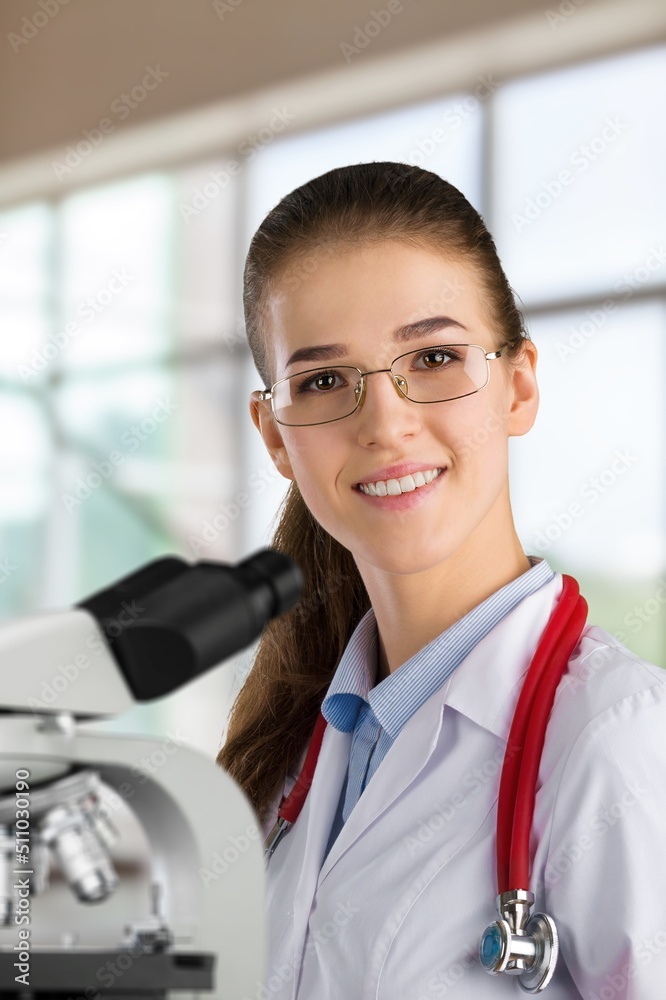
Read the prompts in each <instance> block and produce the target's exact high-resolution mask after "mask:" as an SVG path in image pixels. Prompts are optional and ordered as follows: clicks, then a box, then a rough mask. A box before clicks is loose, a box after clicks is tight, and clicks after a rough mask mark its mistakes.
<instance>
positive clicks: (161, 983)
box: [0, 949, 216, 1000]
mask: <svg viewBox="0 0 666 1000" xmlns="http://www.w3.org/2000/svg"><path fill="white" fill-rule="evenodd" d="M215 958H216V956H215V955H212V954H209V953H205V952H180V953H178V952H158V953H150V952H143V953H142V952H140V953H139V954H132V952H130V951H122V950H119V951H94V950H92V949H91V950H87V949H86V950H85V951H84V950H81V951H76V950H74V949H68V950H67V951H35V952H33V954H32V955H31V957H30V973H29V976H28V977H27V978H28V980H29V985H24V984H23V983H22V982H20V981H19V982H17V981H16V978H15V977H16V975H17V974H18V972H19V970H18V969H17V968H15V966H14V963H15V962H16V961H17V959H16V955H15V954H13V953H12V952H7V951H3V952H0V997H2V1000H33V998H35V1000H79V997H80V998H81V1000H100V998H103V1000H107V998H113V1000H115V998H122V1000H166V995H167V993H166V991H167V990H204V991H206V992H207V991H209V990H212V989H213V987H214V981H213V972H214V964H215Z"/></svg>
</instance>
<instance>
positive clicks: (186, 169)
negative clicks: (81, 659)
mask: <svg viewBox="0 0 666 1000" xmlns="http://www.w3.org/2000/svg"><path fill="white" fill-rule="evenodd" d="M0 27H1V29H2V31H1V34H2V45H3V58H2V61H1V63H0V113H1V115H2V123H3V125H2V129H1V130H0V286H1V296H0V426H1V427H2V433H1V434H0V615H1V616H2V617H3V618H7V617H9V616H14V615H19V614H25V613H29V612H33V611H37V610H40V609H47V608H58V607H64V606H66V605H69V604H71V603H73V602H76V601H79V600H82V599H83V598H84V597H86V596H88V595H89V594H91V593H93V592H94V591H95V590H97V589H99V588H101V587H104V586H106V585H107V584H110V583H111V582H113V581H114V580H116V579H117V578H119V577H121V576H124V575H126V574H128V573H129V572H131V571H132V570H133V569H135V568H137V567H139V566H141V565H142V564H144V563H145V562H147V561H149V560H151V559H154V558H156V557H158V556H161V555H165V554H168V553H175V554H178V555H180V556H182V557H184V558H186V559H189V560H195V559H221V560H224V561H229V562H236V561H238V560H240V559H242V558H244V557H245V556H246V555H249V554H250V553H251V552H253V551H255V550H256V549H258V548H261V547H263V546H265V545H268V544H270V539H271V533H272V527H273V524H272V522H273V517H274V515H275V513H276V511H277V508H278V506H279V503H280V501H281V499H282V497H283V495H284V493H285V492H286V489H287V487H288V485H289V483H288V481H287V480H285V479H282V477H281V476H280V475H279V474H278V473H277V472H276V470H275V468H274V467H273V465H272V462H271V460H270V458H269V456H268V454H267V452H266V450H265V448H264V445H263V442H262V441H261V438H260V436H259V434H258V432H257V431H256V429H255V427H254V425H253V424H252V422H251V419H250V415H249V408H248V397H249V393H250V392H251V390H252V389H258V388H261V387H262V386H261V381H260V379H259V376H258V375H257V372H256V371H255V369H254V366H253V363H252V360H251V357H250V354H249V350H248V348H247V343H246V339H245V334H244V324H243V312H242V304H241V301H242V300H241V295H242V270H243V265H244V260H245V255H246V252H247V247H248V244H249V241H250V239H251V237H252V234H253V232H254V231H255V229H256V227H257V226H258V225H259V223H260V222H261V220H262V218H263V217H264V215H265V214H266V213H267V212H268V211H269V210H270V209H271V207H272V206H274V205H275V204H276V202H277V201H279V199H280V198H281V197H282V196H283V195H285V194H286V193H288V192H289V191H290V190H292V189H293V188H294V187H296V186H298V185H299V184H301V183H302V182H304V181H306V180H308V179H310V178H312V177H314V176H316V175H318V174H320V173H323V172H324V171H326V170H328V169H330V168H331V167H334V166H339V165H342V164H346V163H355V162H366V161H370V160H399V161H403V162H407V163H412V164H417V165H420V166H423V167H425V168H426V169H428V170H433V171H436V172H438V173H440V174H441V176H442V177H445V178H446V179H447V180H449V181H451V182H452V183H453V184H455V185H456V186H457V187H459V188H460V189H461V190H462V191H463V192H464V193H465V195H466V196H467V197H468V198H469V199H470V201H471V202H472V203H473V205H474V206H475V207H476V208H477V209H478V210H479V211H480V212H481V214H482V215H483V217H484V219H485V220H486V222H487V224H488V226H489V228H490V230H491V232H492V233H493V234H494V236H495V239H496V242H497V246H498V249H499V253H500V256H501V259H502V261H503V264H504V267H505V270H506V272H507V275H508V278H509V281H510V283H511V285H512V286H513V288H514V289H515V290H516V293H517V294H518V296H519V297H520V302H521V304H522V306H523V308H524V311H525V314H526V317H527V322H528V328H529V330H530V333H531V336H532V338H533V340H534V341H535V343H536V345H537V347H538V350H539V363H538V375H539V383H540V391H541V405H540V411H539V415H538V418H537V422H536V424H535V426H534V428H533V430H532V431H531V432H530V434H529V435H527V436H526V437H522V438H516V439H512V440H511V442H510V448H511V464H512V468H511V476H512V480H511V482H512V500H513V507H514V513H515V518H516V526H517V530H518V533H519V536H520V538H521V541H522V543H523V546H524V548H525V551H526V552H527V553H529V554H534V555H543V556H545V558H546V559H547V560H548V561H549V562H550V564H551V565H552V567H553V568H554V569H555V570H559V571H563V572H568V573H570V574H572V575H573V576H575V577H576V578H577V579H578V580H579V582H580V585H581V591H582V593H583V594H584V595H585V597H586V598H587V600H588V603H589V605H590V621H591V622H593V623H595V624H599V625H602V626H603V627H604V628H606V629H608V630H609V631H610V632H611V633H613V634H614V635H616V636H617V637H618V638H619V639H620V640H621V641H623V642H624V643H625V644H626V645H628V646H629V648H630V649H632V650H634V651H635V652H636V653H637V654H639V655H640V656H642V657H644V658H646V659H648V660H650V661H651V662H654V663H658V664H659V665H661V666H664V665H666V514H665V512H666V502H665V501H666V495H665V494H666V475H665V469H666V460H665V459H666V456H665V454H664V451H665V448H666V413H665V410H664V408H665V403H664V399H665V398H666V393H665V391H664V390H665V388H666V300H665V293H666V200H665V199H664V197H663V177H664V164H665V163H666V130H665V129H664V119H663V102H664V93H666V7H664V5H663V3H662V2H661V0H656V2H650V0H635V2H632V3H631V4H627V3H626V2H624V0H620V2H604V0H553V2H552V4H551V5H550V6H548V5H547V4H546V3H544V2H535V0H504V2H500V3H498V2H496V0H468V2H467V3H465V4H457V3H442V2H441V0H391V2H390V3H388V2H386V0H378V2H377V4H376V5H375V6H374V7H372V8H370V7H366V5H364V4H358V3H357V2H352V0H338V2H337V3H335V4H326V3H322V2H312V0H309V2H306V0H281V2H275V0H228V2H225V0H188V2H187V3H185V2H183V0H181V2H180V3H179V2H178V0H143V2H142V3H140V4H137V3H134V2H131V0H114V2H113V3H109V2H107V3H104V2H102V0H87V2H85V0H67V2H65V0H3V3H2V6H1V7H0ZM254 648H256V647H253V649H254ZM253 649H249V650H246V651H244V652H243V653H242V654H241V655H239V656H238V657H236V658H235V659H234V660H233V661H229V662H228V663H227V664H226V666H225V667H224V668H223V669H221V670H218V671H216V673H214V674H211V675H210V676H208V677H204V678H201V679H199V680H198V681H196V682H195V683H193V684H192V685H190V687H189V688H188V689H187V690H186V691H182V692H179V693H177V694H176V695H174V696H172V697H170V698H168V699H165V700H164V701H162V702H159V703H151V704H147V705H142V706H137V708H136V709H133V710H132V711H131V712H129V713H127V715H126V716H123V717H122V718H119V719H114V720H112V722H110V723H108V725H109V726H110V728H113V729H116V730H118V729H126V730H129V731H143V732H146V733H167V732H171V733H173V734H174V735H176V734H177V735H178V737H179V738H180V739H183V740H186V741H189V742H190V743H191V744H192V746H195V747H198V748H200V749H202V750H203V751H204V752H205V753H206V754H211V755H214V754H215V753H216V752H217V749H218V747H219V745H220V743H221V741H222V735H223V731H224V726H225V721H226V718H227V716H228V712H229V708H230V706H231V702H232V699H233V697H234V695H235V692H236V691H237V690H238V687H239V685H240V684H241V683H242V680H243V679H244V677H245V676H246V674H247V671H248V669H249V667H250V665H251V660H252V656H253Z"/></svg>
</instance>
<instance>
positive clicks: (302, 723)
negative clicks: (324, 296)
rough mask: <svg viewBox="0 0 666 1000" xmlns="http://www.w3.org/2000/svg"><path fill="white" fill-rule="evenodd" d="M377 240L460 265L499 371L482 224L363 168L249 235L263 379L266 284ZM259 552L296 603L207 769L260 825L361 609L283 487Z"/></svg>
mask: <svg viewBox="0 0 666 1000" xmlns="http://www.w3.org/2000/svg"><path fill="white" fill-rule="evenodd" d="M386 239H393V240H399V241H401V242H402V243H405V244H408V245H412V246H415V247H417V248H423V247H425V248H428V249H430V250H433V251H434V252H437V253H440V254H441V255H442V256H445V257H447V258H448V259H453V260H460V261H466V262H468V263H469V264H470V265H471V266H472V267H473V268H474V270H475V272H476V274H477V275H478V276H479V278H480V280H481V283H482V287H483V288H484V291H485V292H486V300H485V306H486V309H487V311H488V314H489V316H490V317H491V318H492V322H493V325H494V328H495V329H496V330H497V331H498V333H499V334H500V335H501V343H502V345H503V346H504V347H505V351H504V354H503V355H502V356H503V357H504V356H506V358H507V362H508V363H509V364H511V363H513V362H514V361H516V360H518V359H519V357H520V354H521V347H522V342H523V340H524V339H529V335H528V333H527V331H526V329H525V323H524V319H523V316H522V314H521V312H520V310H519V309H518V307H517V305H516V302H515V300H514V294H513V291H512V289H511V287H510V285H509V283H508V281H507V279H506V276H505V274H504V271H503V270H502V266H501V264H500V260H499V257H498V255H497V250H496V248H495V244H494V241H493V239H492V237H491V235H490V233H489V232H488V230H487V229H486V226H485V224H484V222H483V219H482V218H481V216H480V215H479V213H478V212H477V211H476V210H475V209H474V208H473V207H472V205H471V204H470V203H469V202H468V201H467V199H466V198H465V197H464V195H463V194H461V192H460V191H458V189H457V188H455V187H453V185H452V184H449V183H448V181H445V180H443V179H442V178H441V177H440V176H439V175H438V174H434V173H432V172H430V171H428V170H423V169H422V168H420V167H416V166H409V165H408V164H405V163H393V162H379V163H378V162H373V163H358V164H353V165H351V166H346V167H337V168H336V169H334V170H329V171H328V172H327V173H325V174H322V175H321V176H319V177H315V178H314V179H313V180H311V181H308V183H307V184H303V185H302V186H301V187H299V188H296V189H295V190H294V191H292V192H291V193H290V194H288V195H286V196H285V197H284V198H283V199H282V200H281V201H280V202H279V203H278V204H277V205H276V206H275V207H274V208H273V209H272V210H271V211H270V212H269V213H268V215H267V216H266V218H265V219H264V220H263V222H262V223H261V225H260V226H259V228H258V229H257V231H256V233H255V234H254V236H253V237H252V241H251V243H250V247H249V250H248V255H247V259H246V262H245V271H244V281H243V306H244V312H245V325H246V330H247V337H248V342H249V345H250V350H251V351H252V357H253V359H254V363H255V365H256V368H257V371H258V372H259V375H260V376H261V378H262V379H263V381H264V386H265V387H266V388H267V389H268V388H270V386H271V385H272V383H273V381H274V371H273V362H272V356H271V351H270V333H269V331H268V330H267V329H266V324H265V316H266V312H265V307H266V304H267V302H268V299H269V296H270V294H271V291H272V290H273V288H274V284H275V283H277V282H278V281H280V282H282V283H283V284H284V286H285V287H286V288H290V287H291V288H294V287H298V284H299V283H300V282H301V281H302V280H307V276H308V275H309V274H311V273H312V272H313V271H314V270H316V268H317V267H318V266H319V263H320V261H321V259H322V257H323V256H324V255H326V254H330V253H334V252H335V251H336V250H344V249H345V248H351V247H360V246H371V245H373V244H376V243H378V242H381V241H383V240H386ZM277 516H279V521H278V525H277V528H276V530H275V533H274V535H273V538H272V540H271V547H272V548H274V549H276V550H278V551H280V552H284V553H285V554H286V555H288V556H290V557H291V558H292V559H293V560H294V561H295V562H296V563H297V564H298V566H299V567H300V568H301V570H302V571H303V574H304V578H305V587H304V591H303V598H302V600H301V602H300V603H299V604H298V605H297V606H296V607H295V608H294V609H293V610H292V611H290V612H288V613H287V614H285V615H282V616H281V617H280V618H274V619H272V620H271V621H269V622H268V624H267V626H266V628H265V630H264V632H263V634H262V637H261V640H260V643H259V646H258V650H257V655H256V657H255V660H254V663H253V666H252V669H251V671H250V673H249V675H248V677H247V679H246V681H245V682H244V684H243V686H242V688H241V690H240V692H239V694H238V696H237V698H236V700H235V702H234V705H233V709H232V712H231V714H230V717H229V721H228V728H227V735H226V740H225V743H224V745H223V747H222V748H221V750H220V751H219V753H218V756H217V763H218V764H220V765H221V766H222V767H224V768H225V770H227V771H228V772H229V774H230V775H231V776H232V777H233V778H234V779H235V780H236V781H237V782H238V783H239V785H240V786H241V788H243V790H244V791H245V793H246V795H247V796H248V798H249V800H250V802H251V803H252V805H253V807H254V809H255V811H256V812H257V815H258V818H259V820H260V822H261V823H263V822H264V821H265V819H266V815H267V811H268V808H269V806H270V804H271V802H272V800H273V797H274V796H275V795H276V793H277V791H278V789H279V788H281V787H282V783H283V782H284V779H285V778H286V777H287V775H288V774H289V772H290V771H291V770H292V768H293V767H294V766H295V764H296V762H297V761H298V760H299V758H300V756H301V755H302V753H303V751H304V749H305V746H306V744H307V743H308V741H309V739H310V737H311V735H312V731H313V729H314V725H315V722H316V719H317V714H318V712H319V708H320V706H321V703H322V700H323V698H324V695H325V694H326V691H327V689H328V687H329V685H330V683H331V680H332V678H333V674H334V673H335V670H336V667H337V665H338V663H339V661H340V658H341V657H342V654H343V652H344V650H345V647H346V645H347V643H348V641H349V639H350V637H351V634H352V632H353V631H354V629H355V628H356V626H357V625H358V623H359V621H360V619H361V618H362V617H363V615H364V614H365V612H366V611H367V610H368V609H369V607H370V600H369V597H368V593H367V591H366V589H365V585H364V583H363V580H362V579H361V576H360V574H359V572H358V569H357V567H356V563H355V562H354V559H353V557H352V554H351V552H350V551H349V550H348V549H346V548H344V546H342V545H341V544H340V543H339V542H337V541H336V539H335V538H333V537H332V536H331V535H330V534H329V533H328V532H327V531H325V530H324V528H322V527H321V525H320V524H319V522H318V521H316V520H315V518H314V517H313V515H312V514H311V512H310V510H309V508H308V507H307V506H306V504H305V502H304V500H303V497H302V496H301V493H300V491H299V489H298V485H297V484H296V482H295V481H292V483H291V485H290V486H289V489H288V490H287V494H286V496H285V498H284V500H283V501H282V504H281V506H280V509H279V511H278V515H277Z"/></svg>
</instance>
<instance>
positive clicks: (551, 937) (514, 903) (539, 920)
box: [479, 889, 559, 993]
mask: <svg viewBox="0 0 666 1000" xmlns="http://www.w3.org/2000/svg"><path fill="white" fill-rule="evenodd" d="M533 904H534V894H533V893H531V892H530V891H529V890H528V889H512V890H511V891H510V892H502V893H500V895H499V896H498V897H497V908H498V910H499V915H500V919H499V920H495V921H494V922H493V923H492V924H489V925H488V927H486V929H485V931H484V932H483V936H482V937H481V941H480V942H479V959H480V961H481V965H482V966H483V968H484V969H485V971H486V972H488V973H490V975H491V976H495V975H497V974H498V973H499V972H507V973H509V975H514V976H518V977H519V979H518V983H519V985H520V988H521V989H522V990H523V991H524V992H525V993H540V992H541V990H543V989H545V988H546V986H547V985H548V983H549V982H550V981H551V979H552V978H553V974H554V972H555V966H556V964H557V956H558V952H559V945H558V940H557V928H556V927H555V922H554V921H553V919H552V917H549V916H548V915H547V914H545V913H534V914H532V915H531V916H530V910H531V908H532V905H533Z"/></svg>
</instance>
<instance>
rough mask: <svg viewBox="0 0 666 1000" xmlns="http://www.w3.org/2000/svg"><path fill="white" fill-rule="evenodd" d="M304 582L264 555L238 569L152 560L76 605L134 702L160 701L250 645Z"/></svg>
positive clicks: (279, 558)
mask: <svg viewBox="0 0 666 1000" xmlns="http://www.w3.org/2000/svg"><path fill="white" fill-rule="evenodd" d="M303 585H304V578H303V574H302V572H301V570H300V568H299V567H298V566H297V565H296V564H295V563H294V562H293V561H292V560H291V559H290V558H289V557H288V556H286V555H284V554H283V553H281V552H277V551H275V550H273V549H262V550H260V551H259V552H256V553H254V554H253V555H251V556H249V557H248V558H247V559H245V560H243V561H242V562H241V563H239V564H238V565H237V566H229V565H227V564H225V563H219V562H200V563H195V564H194V565H192V564H189V563H186V562H185V561H184V560H182V559H179V558H178V557H176V556H169V557H166V558H164V559H157V560H154V561H153V562H152V563H149V564H148V565H147V566H144V567H143V568H142V569H140V570H138V571H137V572H135V573H132V574H130V575H129V576H127V577H124V578H123V579H122V580H119V581H118V582H117V583H115V584H114V585H113V586H111V587H108V588H106V589H105V590H103V591H100V592H98V593H97V594H94V595H93V596H92V597H89V598H88V599H87V600H85V601H82V602H80V604H79V605H78V607H81V608H84V609H85V610H87V611H88V612H90V613H91V614H92V615H94V617H95V618H96V619H97V620H98V622H99V623H100V626H101V628H102V630H103V631H104V633H105V635H106V637H107V640H108V642H109V645H110V647H111V650H112V652H113V654H114V656H115V658H116V660H117V662H118V664H119V666H120V668H121V670H122V672H123V674H124V676H125V680H126V681H127V684H128V686H129V688H130V690H131V692H132V694H133V696H134V698H135V699H136V700H137V701H148V700H151V699H153V698H160V697H163V696H164V695H167V694H169V693H171V692H172V691H175V690H177V688H179V687H182V685H183V684H186V683H188V682H189V681H190V680H192V679H193V678H194V677H196V676H198V675H199V674H201V673H204V672H205V671H206V670H209V669H210V668H211V667H214V666H216V665H217V664H219V663H221V662H223V661H224V660H226V659H228V658H229V657H230V656H233V655H234V653H237V652H238V651H239V650H241V649H245V648H246V647H247V646H249V645H250V643H252V642H253V641H254V640H255V639H256V638H257V637H258V636H259V635H260V633H261V631H262V630H263V628H264V626H265V624H266V622H267V621H268V620H269V619H270V618H275V617H277V616H278V615H281V614H284V612H285V611H289V610H290V609H291V608H293V607H294V605H295V604H296V603H297V602H298V600H299V598H300V595H301V592H302V590H303Z"/></svg>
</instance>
